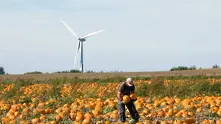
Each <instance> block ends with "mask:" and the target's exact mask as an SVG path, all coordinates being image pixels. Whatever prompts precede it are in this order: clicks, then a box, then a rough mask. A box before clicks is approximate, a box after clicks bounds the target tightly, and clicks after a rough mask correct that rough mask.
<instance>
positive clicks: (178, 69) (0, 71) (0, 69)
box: [0, 64, 219, 75]
mask: <svg viewBox="0 0 221 124" xmlns="http://www.w3.org/2000/svg"><path fill="white" fill-rule="evenodd" d="M212 68H219V65H217V64H215V65H213V66H212ZM198 69H202V68H198ZM182 70H197V67H196V66H190V67H188V66H175V67H173V68H171V69H170V71H182ZM101 72H102V71H101ZM115 72H119V71H115ZM121 72H122V71H121ZM54 73H81V71H80V70H76V69H73V70H69V71H58V72H54ZM86 73H94V71H87V72H86ZM4 74H6V73H5V70H4V67H2V66H0V75H4ZM24 74H44V73H43V72H40V71H33V72H26V73H24Z"/></svg>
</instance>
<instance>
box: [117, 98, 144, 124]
mask: <svg viewBox="0 0 221 124" xmlns="http://www.w3.org/2000/svg"><path fill="white" fill-rule="evenodd" d="M126 106H127V108H128V110H129V112H130V115H131V117H132V118H133V119H134V120H135V121H138V120H139V118H140V116H139V114H138V111H137V110H136V107H135V105H134V103H133V101H130V102H129V103H128V104H126ZM118 113H119V116H120V121H121V122H125V121H126V115H125V104H123V103H120V102H118Z"/></svg>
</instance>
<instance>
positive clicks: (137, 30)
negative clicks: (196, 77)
mask: <svg viewBox="0 0 221 124" xmlns="http://www.w3.org/2000/svg"><path fill="white" fill-rule="evenodd" d="M0 15H1V19H0V27H1V28H0V43H1V49H0V56H1V57H0V66H3V67H4V68H5V71H6V72H8V73H11V74H22V73H24V72H30V71H42V72H55V71H61V70H70V69H73V63H74V56H75V51H76V45H77V40H76V38H75V37H74V36H73V35H71V33H70V32H68V30H67V29H66V28H65V27H64V26H63V25H62V23H61V22H60V20H59V19H60V17H62V18H63V20H64V21H65V22H66V23H67V24H68V25H70V26H71V27H72V29H74V30H75V32H76V33H77V34H79V35H80V36H83V35H85V34H87V33H90V32H93V31H96V30H100V29H103V28H106V29H107V30H106V31H105V32H102V33H100V34H98V35H96V36H93V37H90V38H89V39H88V40H87V42H86V43H85V44H84V65H85V70H86V71H87V70H94V71H101V70H103V71H115V70H119V71H165V70H169V69H170V68H172V67H173V66H178V65H184V66H191V65H195V66H197V67H202V68H210V67H212V65H214V64H220V63H221V58H220V57H219V55H220V54H221V49H219V48H220V46H221V42H220V41H221V35H220V34H221V1H220V0H167V1H165V0H139V1H132V0H129V1H128V0H121V1H119V0H90V1H89V0H19V1H18V0H4V1H3V0H2V1H0ZM78 57H80V56H78ZM76 67H77V68H80V67H79V58H78V60H77V65H76Z"/></svg>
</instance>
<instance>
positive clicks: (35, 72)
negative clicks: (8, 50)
mask: <svg viewBox="0 0 221 124" xmlns="http://www.w3.org/2000/svg"><path fill="white" fill-rule="evenodd" d="M25 74H43V73H42V72H40V71H33V72H26V73H25Z"/></svg>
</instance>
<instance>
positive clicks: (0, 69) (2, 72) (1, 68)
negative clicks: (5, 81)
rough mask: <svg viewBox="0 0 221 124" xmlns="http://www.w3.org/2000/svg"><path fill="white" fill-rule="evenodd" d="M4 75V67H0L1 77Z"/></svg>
mask: <svg viewBox="0 0 221 124" xmlns="http://www.w3.org/2000/svg"><path fill="white" fill-rule="evenodd" d="M3 74H5V70H4V68H3V67H0V75H3Z"/></svg>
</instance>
